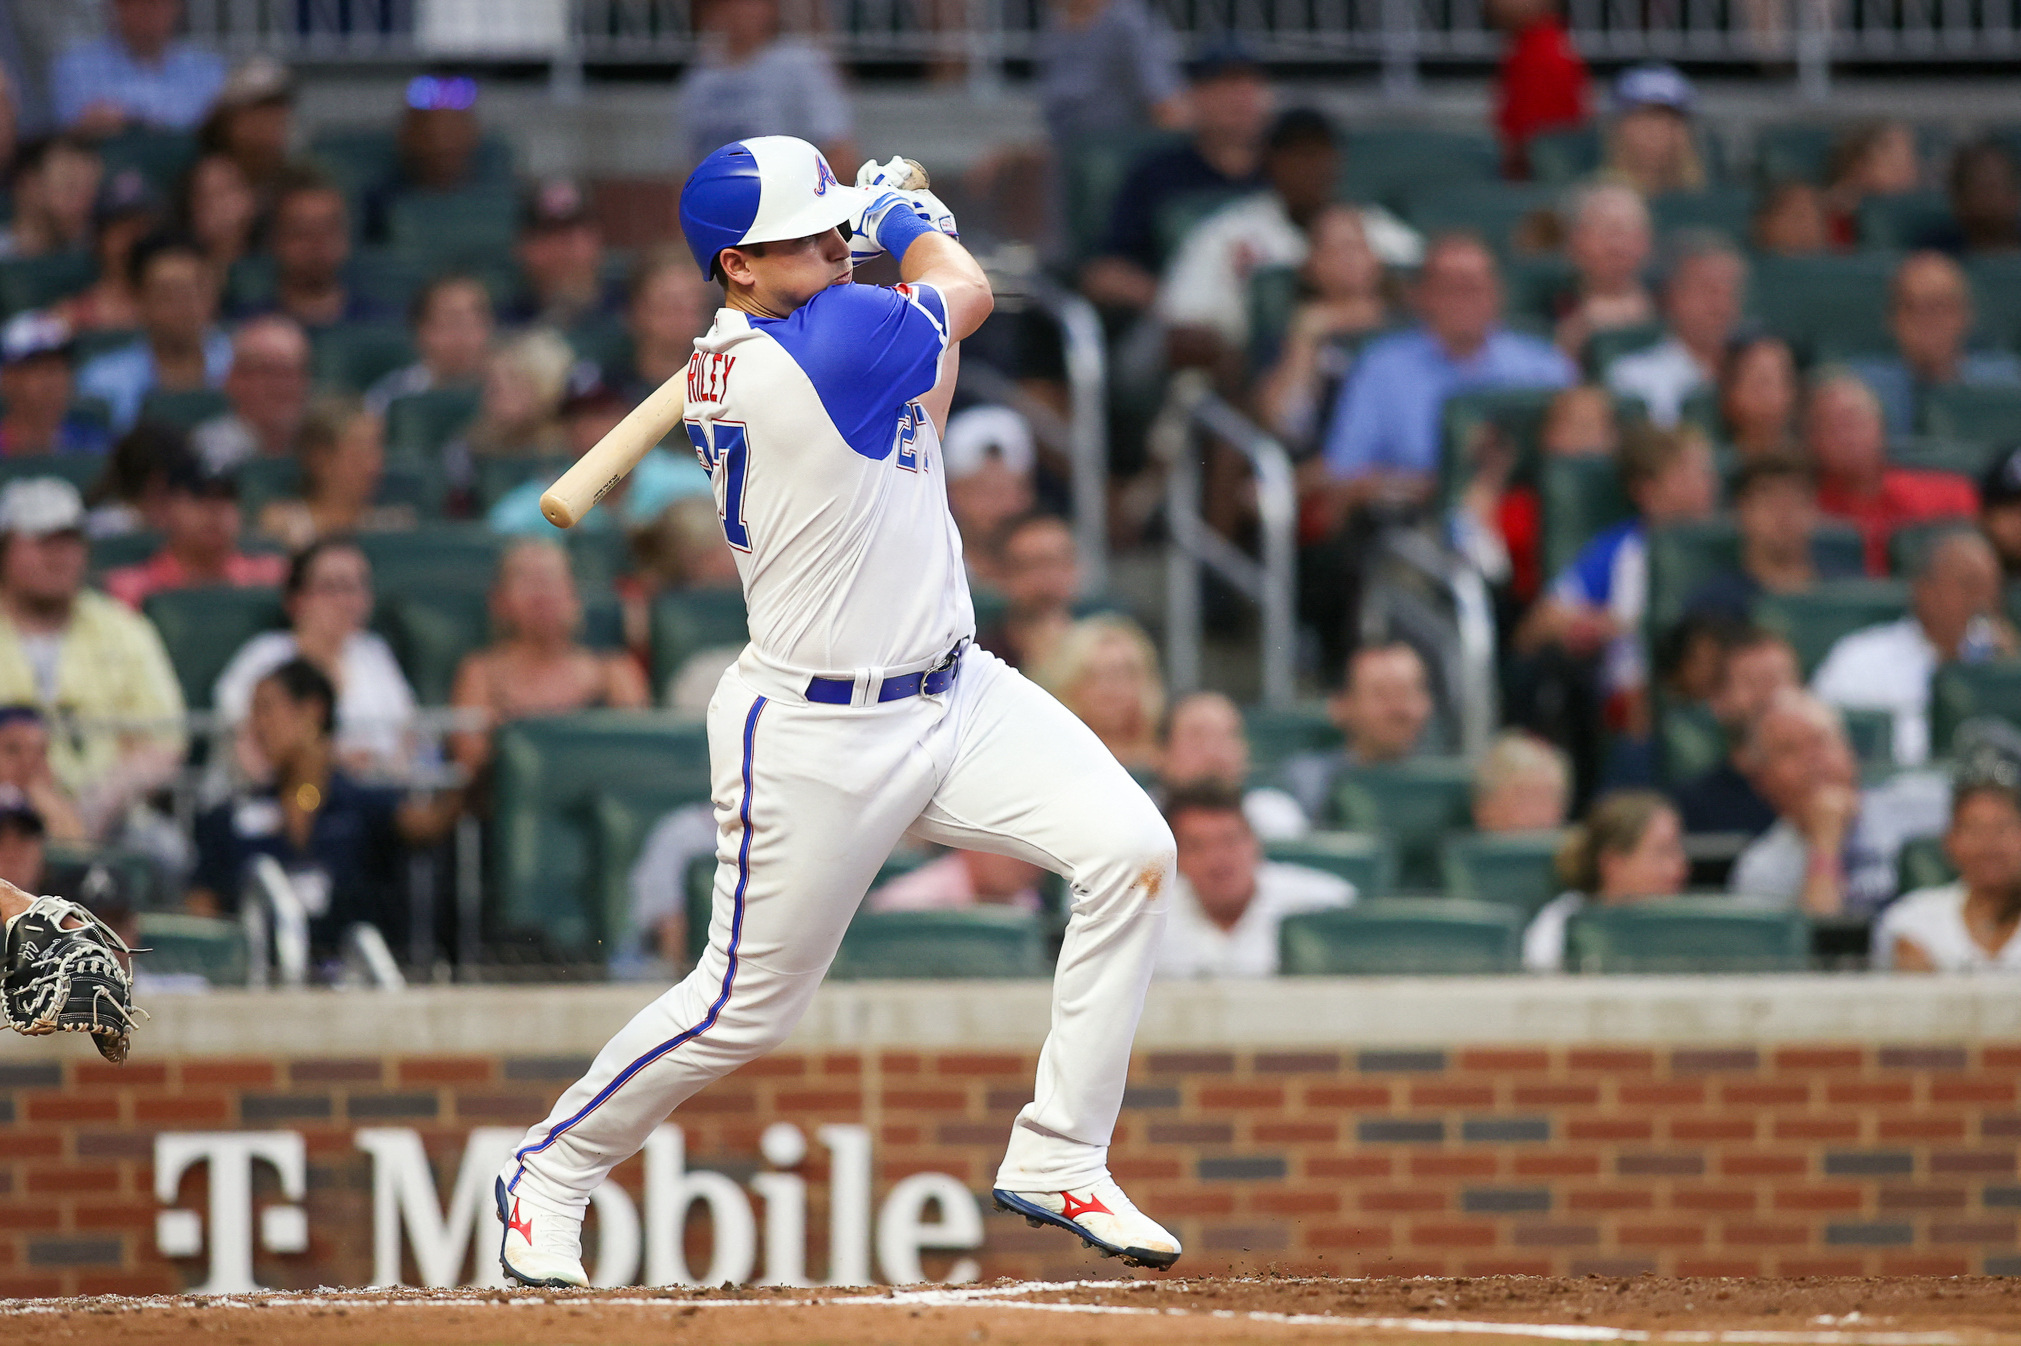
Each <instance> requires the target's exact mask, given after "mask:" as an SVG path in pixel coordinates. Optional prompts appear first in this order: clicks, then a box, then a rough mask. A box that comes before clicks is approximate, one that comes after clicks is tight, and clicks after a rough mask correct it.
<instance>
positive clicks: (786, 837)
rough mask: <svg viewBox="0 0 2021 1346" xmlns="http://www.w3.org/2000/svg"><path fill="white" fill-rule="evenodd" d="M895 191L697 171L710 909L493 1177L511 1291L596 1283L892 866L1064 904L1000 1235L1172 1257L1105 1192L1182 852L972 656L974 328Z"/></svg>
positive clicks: (730, 150) (1001, 1180) (915, 211)
mask: <svg viewBox="0 0 2021 1346" xmlns="http://www.w3.org/2000/svg"><path fill="white" fill-rule="evenodd" d="M904 172H905V163H904V161H903V160H893V161H892V163H891V164H890V165H886V166H884V167H882V168H879V167H878V166H877V165H874V164H869V165H865V166H864V170H863V171H862V173H860V174H859V175H858V179H857V180H858V183H859V186H858V187H856V188H852V187H847V186H844V185H842V184H840V183H838V182H837V181H836V180H835V176H834V174H833V173H832V172H831V171H830V170H829V167H828V164H827V162H826V161H825V160H824V159H823V158H822V157H821V155H820V153H819V152H818V151H817V150H815V148H814V147H813V146H812V145H809V144H807V143H806V142H805V141H802V140H796V139H793V138H791V137H787V136H765V137H761V138H757V139H752V140H746V141H742V142H739V143H736V144H732V145H726V146H724V147H723V148H722V149H720V150H717V151H716V152H715V153H714V154H712V155H710V156H709V157H708V158H707V159H705V160H703V162H702V164H701V166H700V167H699V168H697V169H696V170H695V172H694V174H693V176H691V177H690V178H689V179H688V181H687V184H686V186H685V187H684V188H683V189H682V191H681V227H682V230H683V232H684V233H685V234H686V235H687V240H688V245H689V247H691V248H692V249H693V250H694V254H695V261H696V262H697V264H699V265H700V266H701V268H702V271H703V273H704V274H705V275H708V276H710V277H711V278H714V279H718V280H720V281H721V282H722V284H723V288H724V291H725V299H724V306H723V308H722V309H720V310H719V311H718V312H717V314H716V321H715V325H714V326H713V327H712V328H710V330H709V332H708V333H707V334H706V335H704V336H702V337H700V338H698V339H697V340H696V342H695V355H694V357H693V359H692V360H691V361H690V362H689V365H688V374H687V389H686V393H687V411H686V422H685V424H686V428H687V433H688V437H689V439H690V440H692V441H693V443H694V448H695V452H696V453H697V454H698V455H699V456H700V458H701V460H702V463H703V465H704V466H705V467H707V468H708V469H709V471H710V473H711V474H712V476H713V477H714V479H715V491H716V499H717V503H718V505H719V506H720V508H721V512H722V517H723V533H724V536H725V538H726V539H727V540H728V542H729V545H730V547H731V549H732V550H733V551H734V552H735V553H736V557H737V568H738V571H739V573H740V574H741V576H742V579H743V584H744V595H745V601H746V604H747V607H748V610H749V613H750V630H751V642H750V644H749V645H748V646H746V647H745V649H744V652H743V655H742V657H741V658H739V659H738V661H737V663H736V664H735V665H734V666H733V667H732V668H731V669H730V670H729V671H728V672H726V673H725V674H724V675H723V680H722V682H721V684H720V685H719V686H718V687H717V689H716V694H715V698H714V700H713V701H711V702H710V704H709V716H708V728H709V755H710V760H711V763H712V766H713V794H714V801H715V810H716V825H717V845H716V858H717V865H716V883H715V909H714V914H713V917H712V919H711V921H710V926H709V946H708V950H707V952H705V953H704V954H703V955H702V958H701V961H700V962H699V963H698V964H697V965H696V967H695V969H694V971H693V972H691V973H689V974H688V976H687V978H686V979H685V980H683V981H682V982H681V983H680V984H679V985H678V986H676V987H674V988H673V989H672V990H671V991H669V992H667V994H665V995H664V996H661V997H660V998H659V999H658V1000H656V1001H654V1002H653V1003H652V1004H651V1005H649V1006H647V1007H646V1008H645V1009H644V1010H643V1011H641V1012H640V1013H639V1015H638V1016H637V1017H636V1018H634V1019H633V1020H632V1021H631V1022H630V1023H629V1024H627V1025H626V1026H625V1027H624V1028H623V1029H622V1030H620V1031H619V1033H618V1035H617V1036H616V1037H614V1038H612V1039H611V1041H610V1043H609V1044H608V1045H607V1046H606V1047H605V1048H604V1049H603V1051H602V1052H601V1053H600V1054H599V1055H598V1056H597V1059H596V1062H595V1064H594V1065H592V1066H591V1068H590V1071H589V1074H587V1075H586V1076H584V1077H583V1079H582V1080H580V1081H579V1082H578V1083H576V1084H575V1085H574V1086H573V1087H572V1088H570V1089H569V1090H568V1091H567V1092H566V1093H564V1094H563V1095H562V1096H561V1099H560V1101H559V1102H557V1103H556V1104H555V1106H554V1110H553V1112H551V1113H550V1114H549V1115H548V1117H547V1120H545V1121H543V1122H541V1123H540V1124H539V1125H538V1126H535V1127H534V1128H533V1129H532V1130H531V1131H529V1132H528V1133H527V1135H526V1139H525V1141H524V1142H523V1143H522V1144H521V1145H520V1147H519V1149H518V1150H517V1151H516V1152H515V1154H514V1155H513V1158H512V1162H511V1163H510V1164H509V1165H507V1167H506V1168H505V1170H504V1171H503V1173H501V1174H500V1176H499V1179H498V1183H497V1197H498V1203H499V1219H500V1221H501V1223H503V1224H504V1225H505V1236H504V1243H503V1248H502V1250H501V1254H500V1257H501V1261H502V1262H503V1263H504V1267H505V1272H506V1274H507V1275H508V1276H510V1277H511V1278H513V1279H514V1280H517V1281H519V1282H521V1283H523V1284H526V1285H535V1286H566V1285H583V1284H585V1283H586V1279H585V1277H584V1275H583V1267H582V1252H581V1244H580V1234H581V1229H582V1216H583V1210H584V1208H585V1206H586V1205H587V1204H588V1200H589V1194H590V1192H591V1190H592V1189H593V1188H595V1187H596V1186H597V1184H598V1183H600V1182H602V1181H603V1180H604V1176H605V1175H606V1174H608V1173H609V1172H610V1171H611V1169H612V1168H613V1167H614V1166H616V1165H617V1164H618V1163H620V1162H622V1161H623V1160H625V1159H627V1158H629V1157H630V1156H631V1155H632V1154H634V1153H635V1152H636V1151H637V1150H638V1149H639V1148H640V1147H641V1146H642V1145H643V1144H644V1143H645V1140H646V1137H647V1135H648V1134H649V1133H650V1132H651V1131H652V1129H653V1128H654V1127H656V1126H657V1125H659V1124H660V1122H662V1121H663V1120H664V1119H665V1118H666V1116H667V1114H668V1113H669V1112H671V1111H672V1110H673V1109H674V1108H676V1107H678V1106H679V1105H680V1104H681V1103H682V1101H684V1100H685V1099H687V1098H688V1097H690V1096H691V1095H693V1094H694V1093H695V1092H696V1091H697V1090H699V1089H701V1088H702V1087H703V1086H704V1085H706V1084H708V1083H709V1082H710V1081H711V1080H714V1079H716V1078H718V1077H720V1076H722V1075H725V1074H727V1073H729V1072H730V1071H732V1070H735V1069H736V1068H737V1067H738V1066H740V1065H743V1064H744V1063H745V1062H747V1061H749V1060H751V1059H753V1058H754V1057H757V1056H760V1055H763V1054H764V1053H765V1052H768V1051H770V1050H772V1049H773V1048H774V1047H776V1046H778V1045H779V1044H780V1043H781V1042H783V1041H784V1040H785V1038H786V1036H787V1034H788V1033H789V1032H791V1031H792V1028H793V1026H794V1024H795V1023H796V1022H797V1021H798V1020H799V1018H800V1016H801V1014H802V1013H803V1012H805V1010H806V1008H807V1006H808V1004H809V1002H810V1001H811V1000H812V999H813V996H814V992H815V988H816V987H817V986H818V985H819V984H820V981H821V977H822V974H823V973H825V972H826V971H827V968H828V964H829V962H830V961H831V960H832V959H833V958H834V956H835V951H836V947H837V946H838V944H839V943H840V942H841V939H842V934H843V931H844V930H845V929H846V928H847V926H848V924H849V921H850V918H851V917H852V916H854V915H855V913H856V908H857V905H858V903H860V902H861V900H862V898H863V894H864V891H865V889H866V888H868V887H869V884H870V881H871V879H872V878H873V877H874V876H875V875H876V873H877V871H878V868H879V867H880V866H881V865H882V864H883V863H884V860H885V858H886V857H887V856H888V855H889V854H890V852H891V850H892V847H893V846H894V845H895V844H896V843H897V842H898V841H899V839H900V838H901V837H904V836H907V835H911V836H914V837H919V838H923V839H925V840H927V841H932V842H938V843H941V844H943V845H948V846H956V847H962V848H964V849H969V850H984V851H992V852H995V853H998V854H1002V855H1012V856H1018V857H1020V858H1023V859H1026V860H1030V861H1032V862H1034V863H1036V864H1040V865H1043V866H1045V867H1046V868H1048V869H1051V870H1053V871H1055V872H1057V873H1059V874H1062V875H1064V876H1065V877H1066V879H1067V881H1068V883H1069V885H1070V886H1071V890H1072V912H1071V919H1070V920H1069V922H1068V924H1067V930H1066V939H1065V944H1064V946H1063V948H1062V949H1061V952H1060V959H1059V967H1058V970H1057V972H1056V973H1055V976H1054V984H1053V1013H1052V1030H1051V1032H1050V1033H1049V1034H1048V1035H1047V1037H1046V1041H1045V1047H1044V1049H1043V1051H1042V1052H1041V1053H1040V1056H1039V1067H1038V1087H1037V1092H1036V1095H1035V1101H1033V1102H1032V1103H1029V1104H1027V1105H1026V1106H1025V1108H1024V1109H1023V1111H1021V1112H1020V1113H1019V1114H1018V1117H1017V1121H1016V1122H1015V1124H1014V1125H1013V1127H1012V1130H1011V1138H1010V1147H1009V1151H1008V1153H1007V1154H1006V1155H1005V1156H1004V1161H1003V1166H1002V1167H1001V1168H1000V1169H999V1170H998V1171H997V1178H996V1202H997V1205H998V1206H999V1207H1000V1208H1003V1209H1006V1210H1011V1211H1015V1212H1018V1213H1020V1214H1022V1215H1024V1216H1025V1217H1026V1218H1027V1219H1029V1220H1030V1221H1032V1222H1033V1223H1043V1224H1049V1225H1055V1226H1058V1227H1059V1228H1061V1229H1064V1230H1067V1231H1069V1232H1070V1233H1073V1234H1075V1235H1078V1236H1079V1237H1081V1238H1082V1239H1084V1240H1085V1241H1086V1242H1087V1243H1088V1244H1090V1245H1091V1246H1093V1247H1095V1248H1097V1249H1098V1250H1100V1251H1101V1252H1103V1253H1104V1254H1106V1255H1115V1256H1121V1257H1124V1258H1126V1259H1128V1260H1130V1261H1132V1262H1135V1263H1137V1264H1140V1265H1147V1266H1155V1267H1165V1266H1170V1265H1171V1264H1172V1263H1173V1262H1174V1261H1175V1260H1176V1259H1177V1258H1178V1256H1179V1242H1178V1240H1177V1239H1175V1238H1173V1237H1172V1235H1171V1234H1170V1233H1168V1232H1167V1231H1166V1230H1165V1229H1163V1228H1161V1227H1160V1226H1159V1225H1158V1224H1156V1223H1155V1222H1154V1221H1152V1220H1150V1219H1149V1218H1147V1217H1146V1216H1144V1215H1143V1214H1141V1213H1140V1212H1139V1211H1138V1210H1137V1208H1136V1207H1135V1206H1133V1205H1132V1204H1131V1203H1130V1200H1129V1198H1128V1197H1127V1196H1125V1195H1124V1194H1123V1192H1122V1189H1121V1188H1119V1187H1118V1186H1117V1185H1116V1183H1115V1181H1114V1180H1113V1179H1111V1178H1110V1176H1109V1170H1108V1163H1107V1160H1108V1144H1109V1138H1110V1135H1111V1134H1112V1132H1113V1131H1114V1128H1115V1122H1116V1114H1117V1111H1118V1109H1119V1108H1120V1107H1121V1105H1122V1098H1123V1081H1124V1076H1125V1073H1126V1072H1127V1069H1128V1066H1129V1059H1130V1041H1131V1038H1132V1037H1133V1036H1134V1035H1135V1033H1136V1028H1137V1019H1138V1016H1139V1015H1140V1014H1141V1012H1142V1009H1143V1001H1144V990H1145V986H1146V984H1147V983H1148V982H1149V980H1150V975H1151V961H1152V953H1153V948H1154V946H1155V944H1156V942H1157V938H1158V933H1159V929H1160V927H1161V925H1162V924H1163V922H1164V920H1165V912H1166V908H1167V906H1168V902H1167V900H1166V897H1165V880H1166V876H1167V874H1169V873H1170V872H1171V870H1172V865H1173V854H1172V835H1171V833H1170V831H1169V830H1168V829H1167V828H1166V826H1165V823H1164V820H1163V819H1162V818H1160V817H1159V815H1158V811H1157V809H1156V808H1155V807H1154V806H1153V805H1152V803H1151V801H1150V799H1149V798H1147V797H1146V796H1145V794H1144V792H1143V790H1141V789H1139V788H1138V786H1137V785H1136V783H1135V782H1133V781H1132V780H1131V779H1130V777H1129V775H1128V773H1127V772H1125V771H1124V770H1123V768H1122V767H1121V766H1120V765H1118V764H1117V762H1116V759H1115V758H1114V757H1113V756H1111V755H1110V753H1109V751H1108V750H1107V749H1106V748H1104V747H1103V746H1102V744H1101V743H1100V741H1099V740H1097V739H1096V738H1095V736H1094V734H1093V733H1092V732H1091V731H1089V730H1088V729H1087V728H1086V727H1085V726H1084V725H1082V724H1081V723H1080V722H1079V721H1078V720H1076V719H1075V718H1074V717H1073V716H1072V715H1071V714H1070V713H1069V712H1068V711H1067V710H1066V709H1065V708H1063V707H1062V706H1061V705H1060V704H1059V703H1058V702H1057V701H1055V700H1053V699H1052V697H1051V696H1049V695H1047V694H1046V693H1045V692H1043V691H1041V690H1040V689H1039V688H1037V687H1036V686H1034V685H1033V684H1031V683H1030V682H1027V681H1026V680H1025V679H1024V678H1023V677H1022V676H1020V675H1019V674H1018V673H1017V672H1016V671H1015V670H1013V669H1011V668H1010V667H1009V666H1007V665H1006V664H1004V663H1003V662H1002V661H1001V660H999V659H997V658H996V657H995V656H994V655H992V654H990V653H988V652H987V651H985V650H980V649H977V648H975V647H974V645H973V644H971V640H972V638H973V636H974V633H975V613H974V610H973V608H972V607H971V605H970V602H969V594H968V583H967V580H966V578H965V576H964V574H963V570H962V561H961V539H960V537H959V535H958V534H957V533H956V532H955V525H954V520H953V518H952V517H951V516H950V515H949V513H948V508H947V491H946V483H945V481H944V480H943V478H942V467H941V461H940V427H941V426H942V425H943V424H944V423H945V421H946V418H947V410H948V402H949V400H950V398H951V397H952V395H953V392H954V382H955V374H956V365H957V362H958V360H959V349H960V348H959V345H958V343H959V342H960V341H961V339H962V338H963V337H966V336H968V335H969V334H970V333H972V332H974V331H975V330H976V328H978V327H980V326H981V325H982V322H983V320H984V319H985V318H987V317H988V316H989V312H990V308H991V303H992V301H991V296H990V287H989V281H988V279H987V278H986V277H985V276H984V275H983V272H982V268H981V267H979V266H978V265H977V264H976V262H975V259H974V258H972V257H971V256H970V255H969V254H968V252H967V250H966V249H964V248H963V247H962V246H961V245H960V244H959V243H957V242H956V241H955V239H954V237H953V236H952V235H953V234H954V232H955V230H954V221H953V219H952V218H951V217H950V216H949V215H948V214H947V212H946V209H945V207H944V206H942V205H941V204H940V202H939V201H938V200H937V199H936V198H934V197H933V196H932V195H931V193H928V192H924V191H902V190H894V189H892V188H891V187H890V186H889V185H888V184H891V183H894V182H896V183H902V182H904V181H905V180H906V179H905V178H904V177H903V176H902V175H903V173H904ZM936 226H938V227H936ZM943 230H944V231H945V232H942V231H943ZM852 244H853V245H854V249H855V251H854V255H853V258H854V260H860V259H862V258H863V257H866V256H875V255H876V254H877V253H878V252H888V253H890V254H891V255H892V257H894V258H896V259H897V261H898V266H899V274H900V276H901V277H903V283H902V284H899V285H895V286H891V287H888V288H879V287H873V286H867V285H856V284H852V283H851V273H852V267H853V259H852Z"/></svg>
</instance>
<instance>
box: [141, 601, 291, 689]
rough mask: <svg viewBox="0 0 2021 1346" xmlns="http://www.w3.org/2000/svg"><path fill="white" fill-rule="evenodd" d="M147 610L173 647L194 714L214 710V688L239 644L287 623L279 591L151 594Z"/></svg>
mask: <svg viewBox="0 0 2021 1346" xmlns="http://www.w3.org/2000/svg"><path fill="white" fill-rule="evenodd" d="M142 609H143V610H144V611H145V612H146V613H147V616H148V619H149V620H150V621H152V622H153V623H154V626H155V630H157V631H159V632H160V633H161V640H162V644H164V645H166V646H167V647H168V657H169V662H170V663H172V664H174V665H175V676H176V681H178V682H180V683H181V684H182V697H183V701H184V702H185V703H187V704H188V706H189V708H190V709H191V710H209V709H210V705H211V688H212V687H213V686H215V685H216V684H217V680H218V674H220V673H222V672H224V671H225V665H226V664H228V663H230V662H231V660H232V656H233V655H235V654H237V653H238V652H239V646H241V645H243V644H245V643H246V642H247V641H248V640H251V639H252V638H253V637H254V636H256V635H258V634H260V632H262V631H271V630H272V629H274V628H275V627H277V626H280V625H282V622H283V616H282V612H281V594H280V591H279V590H278V589H264V588H244V589H239V588H232V587H230V586H228V585H218V586H207V587H203V588H195V589H168V590H164V591H163V592H161V593H158V594H153V595H151V596H150V597H149V598H148V600H147V601H146V603H144V604H142Z"/></svg>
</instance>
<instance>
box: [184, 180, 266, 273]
mask: <svg viewBox="0 0 2021 1346" xmlns="http://www.w3.org/2000/svg"><path fill="white" fill-rule="evenodd" d="M177 207H178V211H177V213H178V215H179V216H180V218H179V220H178V221H177V223H178V226H179V227H180V228H182V229H183V230H185V231H186V232H187V233H188V234H189V236H190V237H191V238H193V239H195V240H196V241H197V245H198V246H199V247H201V248H202V249H203V250H204V253H205V255H206V256H208V257H209V258H210V263H211V266H212V267H213V268H214V269H215V270H216V271H217V274H218V275H220V276H223V275H225V274H227V273H228V272H229V271H230V270H231V266H232V263H234V262H236V261H238V260H239V259H240V258H241V257H244V256H245V255H246V254H247V253H248V252H250V251H252V244H253V226H254V225H255V224H257V223H258V220H259V200H258V198H257V197H255V196H254V195H253V188H252V184H251V183H249V182H247V181H246V175H245V173H244V171H243V170H241V169H240V168H239V165H238V161H237V160H236V159H233V158H232V157H231V156H230V155H228V154H206V155H204V156H203V157H202V158H200V159H198V160H197V161H196V162H195V163H194V164H191V165H190V167H189V171H188V173H186V174H184V176H183V181H182V196H181V200H180V201H178V202H177Z"/></svg>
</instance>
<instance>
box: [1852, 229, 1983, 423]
mask: <svg viewBox="0 0 2021 1346" xmlns="http://www.w3.org/2000/svg"><path fill="white" fill-rule="evenodd" d="M1974 321H1975V315H1974V313H1973V306H1972V282H1971V281H1970V280H1968V279H1967V278H1966V276H1965V268H1964V267H1962V266H1959V265H1958V263H1957V262H1956V261H1954V260H1953V259H1951V258H1949V257H1947V256H1945V255H1944V254H1943V253H1941V252H1918V253H1912V254H1910V255H1909V256H1908V257H1907V258H1906V259H1904V260H1903V262H1902V264H1901V265H1900V266H1899V267H1897V268H1896V269H1895V275H1894V279H1893V280H1892V281H1891V282H1890V283H1889V285H1888V332H1889V335H1891V336H1892V337H1893V338H1894V342H1895V349H1894V352H1893V353H1892V354H1890V355H1871V356H1864V357H1861V358H1857V359H1852V360H1848V361H1847V362H1846V364H1847V367H1848V368H1850V369H1851V370H1852V371H1853V373H1855V374H1857V375H1859V376H1860V379H1861V381H1862V382H1864V383H1865V384H1866V385H1867V386H1868V387H1869V388H1872V389H1873V390H1874V396H1876V397H1878V398H1880V400H1881V410H1882V413H1883V414H1884V415H1885V416H1886V417H1887V421H1888V434H1889V435H1890V436H1895V435H1910V434H1914V433H1915V431H1916V426H1917V424H1918V422H1919V420H1920V412H1921V411H1922V404H1923V399H1924V396H1925V395H1926V394H1927V393H1928V392H1929V391H1930V390H1931V389H1933V388H1947V387H1961V386H1978V387H1984V386H1988V385H1996V386H2000V387H2006V388H2015V387H2021V359H2016V358H2015V356H2014V354H2013V353H2012V352H2011V351H2004V350H1968V349H1967V348H1966V342H1967V340H1968V339H1969V338H1970V337H1971V335H1972V327H1973V323H1974Z"/></svg>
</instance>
